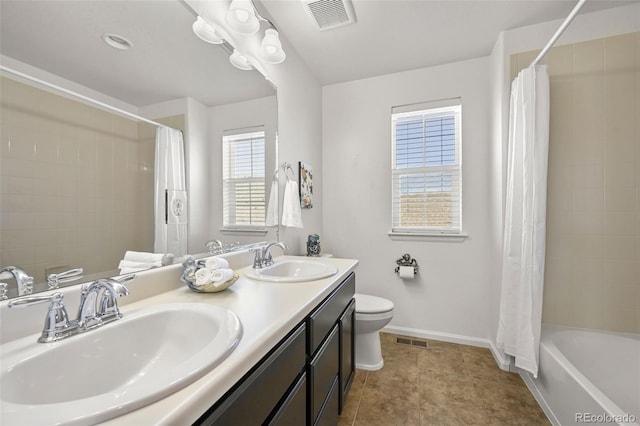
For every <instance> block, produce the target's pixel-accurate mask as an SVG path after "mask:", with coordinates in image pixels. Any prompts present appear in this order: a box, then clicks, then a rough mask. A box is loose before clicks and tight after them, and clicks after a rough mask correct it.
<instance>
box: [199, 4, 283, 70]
mask: <svg viewBox="0 0 640 426" xmlns="http://www.w3.org/2000/svg"><path fill="white" fill-rule="evenodd" d="M260 21H264V22H266V23H267V24H268V25H269V28H267V29H266V30H265V34H264V37H263V38H262V40H261V42H260V45H259V46H258V48H257V52H255V53H254V52H247V51H246V50H245V51H244V54H243V53H241V52H239V51H238V50H236V49H235V48H234V49H233V52H232V53H231V56H230V57H229V61H230V62H231V63H232V64H233V66H235V67H236V68H238V69H241V70H246V71H248V70H251V69H254V67H255V66H256V65H257V66H259V64H257V61H256V63H254V64H253V65H252V64H251V60H252V59H253V60H255V58H256V56H257V57H259V58H260V59H261V60H262V61H264V62H265V63H268V64H274V65H275V64H281V63H282V62H284V60H285V59H286V58H287V55H286V54H285V52H284V50H283V49H282V43H281V42H280V37H279V36H278V30H277V28H276V26H275V25H274V24H273V22H271V21H270V20H269V19H267V18H264V17H262V16H260V14H259V13H258V11H257V10H256V8H255V6H254V5H253V2H252V0H233V1H232V2H231V4H230V5H229V9H228V11H227V13H226V15H225V22H226V24H227V25H228V27H225V28H215V27H213V26H212V25H211V24H209V23H208V22H207V21H205V19H204V18H202V17H200V16H198V17H197V19H196V21H195V22H194V23H193V26H192V28H193V32H194V33H195V34H196V35H197V36H198V37H199V38H200V39H202V40H203V41H205V42H207V43H212V44H222V45H223V46H224V47H225V49H226V50H227V51H228V52H231V48H232V45H231V43H229V41H230V40H229V37H228V35H229V34H227V33H225V32H224V30H229V31H230V32H234V33H237V34H239V35H241V36H252V35H254V34H256V33H257V32H258V31H259V30H260ZM245 49H246V47H245ZM247 53H251V54H250V55H247Z"/></svg>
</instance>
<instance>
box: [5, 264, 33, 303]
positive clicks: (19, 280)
mask: <svg viewBox="0 0 640 426" xmlns="http://www.w3.org/2000/svg"><path fill="white" fill-rule="evenodd" d="M4 272H8V273H9V274H11V275H13V278H15V279H16V286H17V287H18V296H24V295H25V294H31V293H33V277H31V276H29V275H27V273H26V272H24V271H23V270H22V269H20V268H16V267H15V266H7V267H6V268H2V269H0V275H2V274H3V273H4Z"/></svg>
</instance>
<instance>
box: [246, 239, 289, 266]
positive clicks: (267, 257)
mask: <svg viewBox="0 0 640 426" xmlns="http://www.w3.org/2000/svg"><path fill="white" fill-rule="evenodd" d="M274 246H278V247H280V248H282V250H283V251H285V250H287V245H286V244H285V243H283V242H282V241H278V242H274V243H269V244H267V245H266V246H263V247H258V248H257V249H255V250H254V253H255V256H254V258H253V269H260V268H264V267H266V266H269V265H273V257H272V256H271V247H274Z"/></svg>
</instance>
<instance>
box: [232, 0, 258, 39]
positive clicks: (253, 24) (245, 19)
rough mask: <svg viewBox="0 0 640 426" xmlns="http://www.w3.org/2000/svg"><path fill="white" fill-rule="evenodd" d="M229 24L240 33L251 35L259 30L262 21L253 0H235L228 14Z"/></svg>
mask: <svg viewBox="0 0 640 426" xmlns="http://www.w3.org/2000/svg"><path fill="white" fill-rule="evenodd" d="M226 20H227V24H229V26H230V27H231V29H232V30H234V31H235V32H237V33H239V34H243V35H251V34H255V33H257V32H258V30H259V29H260V22H259V21H258V17H257V16H256V13H255V10H254V8H253V3H251V0H233V1H232V2H231V5H230V6H229V11H228V12H227V16H226Z"/></svg>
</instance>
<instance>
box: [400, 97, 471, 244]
mask: <svg viewBox="0 0 640 426" xmlns="http://www.w3.org/2000/svg"><path fill="white" fill-rule="evenodd" d="M448 104H449V105H446V106H442V102H439V103H438V104H437V105H435V104H421V105H419V106H416V108H419V109H417V110H413V111H411V110H410V108H407V107H398V108H394V109H393V110H392V115H391V122H392V132H393V134H392V142H393V164H392V217H393V223H392V232H415V233H424V232H438V233H451V234H456V233H460V232H461V213H462V210H461V200H462V194H461V161H460V160H461V155H460V154H461V152H460V151H461V150H460V143H461V131H460V129H461V125H460V124H461V123H460V121H461V105H460V99H456V100H452V101H450V102H448ZM429 106H432V107H431V108H429ZM434 106H435V107H434Z"/></svg>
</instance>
